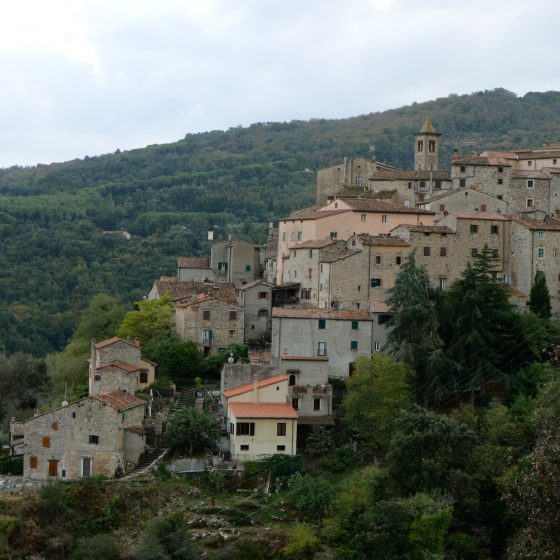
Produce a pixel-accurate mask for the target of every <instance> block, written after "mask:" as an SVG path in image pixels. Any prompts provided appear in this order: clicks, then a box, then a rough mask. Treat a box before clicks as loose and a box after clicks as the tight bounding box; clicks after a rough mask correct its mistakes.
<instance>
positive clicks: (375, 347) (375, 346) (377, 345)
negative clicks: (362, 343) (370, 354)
mask: <svg viewBox="0 0 560 560" xmlns="http://www.w3.org/2000/svg"><path fill="white" fill-rule="evenodd" d="M379 350H381V343H380V342H374V343H373V351H374V352H379Z"/></svg>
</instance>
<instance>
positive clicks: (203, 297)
mask: <svg viewBox="0 0 560 560" xmlns="http://www.w3.org/2000/svg"><path fill="white" fill-rule="evenodd" d="M211 299H217V300H220V301H223V302H224V303H226V304H227V305H228V306H233V305H234V306H235V307H239V305H238V303H237V300H235V299H234V300H231V299H226V298H223V297H220V295H219V294H216V295H213V294H196V295H194V296H191V299H189V300H187V301H183V302H181V303H176V304H175V307H176V308H177V309H185V308H186V307H190V306H191V305H197V304H199V303H203V302H205V301H210V300H211Z"/></svg>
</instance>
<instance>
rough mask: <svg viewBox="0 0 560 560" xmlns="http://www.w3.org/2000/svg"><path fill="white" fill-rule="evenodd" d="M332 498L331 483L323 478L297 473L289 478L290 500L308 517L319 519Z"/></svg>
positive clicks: (325, 511) (327, 508)
mask: <svg viewBox="0 0 560 560" xmlns="http://www.w3.org/2000/svg"><path fill="white" fill-rule="evenodd" d="M332 500H333V489H332V484H331V483H330V482H329V481H327V480H325V479H324V478H321V477H316V476H311V475H307V474H301V473H297V474H295V475H294V476H293V477H292V478H291V479H290V502H291V503H292V504H293V506H294V507H295V508H296V509H297V510H298V511H301V512H303V513H304V514H305V515H307V516H309V517H310V518H312V519H321V518H322V517H323V516H324V515H325V514H326V513H327V511H328V510H329V507H330V505H331V503H332Z"/></svg>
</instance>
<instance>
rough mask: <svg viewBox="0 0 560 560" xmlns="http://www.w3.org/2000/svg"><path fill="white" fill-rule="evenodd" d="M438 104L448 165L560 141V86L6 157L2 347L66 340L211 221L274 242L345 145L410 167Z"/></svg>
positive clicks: (1, 180) (57, 345) (200, 241)
mask: <svg viewBox="0 0 560 560" xmlns="http://www.w3.org/2000/svg"><path fill="white" fill-rule="evenodd" d="M426 116H430V117H431V118H432V120H433V122H434V125H435V127H436V128H437V130H438V132H441V133H443V137H442V154H441V160H440V161H441V162H442V166H445V165H446V164H447V163H448V162H449V160H450V157H451V153H452V151H453V149H454V148H458V149H459V150H460V151H467V150H471V149H480V150H482V149H490V148H515V147H522V146H535V145H540V144H542V143H543V142H545V141H546V142H558V141H560V93H558V92H548V93H529V94H527V95H525V96H524V97H516V96H515V95H514V94H512V93H510V92H507V91H505V90H494V91H487V92H480V93H476V94H473V95H466V96H457V95H450V96H449V97H447V98H442V99H438V100H436V101H431V102H427V103H421V104H413V105H412V106H409V107H403V108H400V109H396V110H392V111H386V112H383V113H372V114H370V115H365V116H360V117H354V118H349V119H343V120H313V121H309V122H303V121H293V122H290V123H258V124H255V125H252V126H250V127H248V128H233V129H230V130H228V131H225V132H221V131H214V132H208V133H201V134H189V135H187V136H186V137H185V138H184V139H183V140H180V141H178V142H175V143H173V144H166V145H155V146H149V147H147V148H144V149H138V150H131V151H126V152H120V151H117V152H115V153H114V154H108V155H104V156H99V157H92V158H88V157H86V158H85V159H84V160H75V161H71V162H67V163H57V164H51V165H38V166H36V167H30V168H21V167H13V168H10V169H5V170H0V351H2V350H3V351H6V352H8V353H13V352H16V351H19V350H21V351H24V352H30V353H33V354H35V355H38V356H41V355H45V354H47V353H49V352H52V351H56V350H59V349H61V348H62V347H63V346H64V345H65V343H66V341H67V340H68V338H69V336H70V335H71V333H72V332H73V330H74V328H75V325H76V323H77V320H78V318H79V315H80V311H81V310H82V309H83V308H84V307H85V306H86V305H87V304H88V301H89V300H90V299H91V298H92V296H93V295H95V294H96V293H100V292H109V293H111V294H113V295H115V296H117V297H119V298H121V299H122V300H124V301H125V302H129V301H133V300H135V299H139V298H140V297H141V296H142V295H144V294H145V293H146V292H147V291H148V289H149V287H150V285H151V283H152V281H153V280H154V279H155V278H156V277H158V276H159V275H160V274H171V273H173V271H174V268H175V262H176V257H177V256H178V255H181V254H197V253H201V252H204V251H205V250H207V247H206V242H205V241H204V235H205V233H206V231H207V230H208V229H214V230H215V233H216V235H215V238H216V239H220V238H223V237H225V236H226V235H227V234H228V233H232V234H233V235H234V236H236V237H245V238H250V239H253V240H254V241H255V242H262V241H263V240H264V233H265V228H266V222H267V221H269V220H274V219H277V218H279V217H281V216H282V215H285V214H287V213H288V212H289V211H290V210H292V209H294V208H298V207H301V206H305V205H309V204H311V203H312V202H313V198H314V190H315V189H314V187H315V174H314V172H315V171H316V170H317V169H318V168H320V167H323V166H327V165H331V164H333V163H336V162H337V161H340V160H341V158H342V157H343V156H344V155H349V154H352V155H368V154H371V146H373V145H375V154H376V157H377V159H379V160H380V161H384V162H387V163H391V164H393V165H397V166H399V167H409V166H410V165H411V163H412V156H413V154H412V135H413V133H414V132H415V131H417V130H418V129H419V127H420V126H421V124H422V121H423V119H424V118H425V117H426ZM108 231H112V232H114V231H117V233H107V232H108ZM118 231H128V232H130V234H131V235H132V237H131V239H130V240H127V239H126V238H125V237H124V236H123V235H122V234H120V233H118Z"/></svg>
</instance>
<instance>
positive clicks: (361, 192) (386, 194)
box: [336, 186, 397, 199]
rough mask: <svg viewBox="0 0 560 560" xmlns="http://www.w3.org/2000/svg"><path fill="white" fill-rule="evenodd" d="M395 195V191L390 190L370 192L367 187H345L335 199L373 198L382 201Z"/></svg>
mask: <svg viewBox="0 0 560 560" xmlns="http://www.w3.org/2000/svg"><path fill="white" fill-rule="evenodd" d="M396 193H397V190H396V189H392V190H381V191H372V190H369V189H368V188H367V187H351V186H345V187H342V188H341V189H340V190H339V191H338V192H337V193H336V198H374V199H383V198H393V196H395V194H396Z"/></svg>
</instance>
